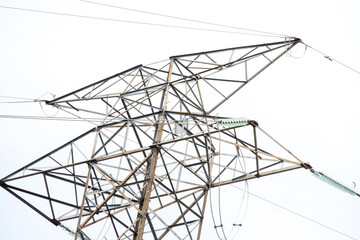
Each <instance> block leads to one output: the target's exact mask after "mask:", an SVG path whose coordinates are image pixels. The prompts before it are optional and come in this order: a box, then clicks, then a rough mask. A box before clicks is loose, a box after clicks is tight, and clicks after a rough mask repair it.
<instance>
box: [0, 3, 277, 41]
mask: <svg viewBox="0 0 360 240" xmlns="http://www.w3.org/2000/svg"><path fill="white" fill-rule="evenodd" d="M0 8H4V9H10V10H17V11H26V12H34V13H43V14H52V15H58V16H66V17H76V18H84V19H93V20H102V21H112V22H123V23H131V24H140V25H147V26H156V27H167V28H177V29H187V30H197V31H206V32H217V33H230V34H241V35H253V36H263V37H274V36H269V35H265V34H257V33H244V32H235V31H225V30H216V29H209V28H196V27H186V26H180V25H168V24H158V23H149V22H139V21H130V20H124V19H115V18H104V17H95V16H88V15H79V14H71V13H61V12H53V11H44V10H38V9H29V8H18V7H10V6H3V5H0Z"/></svg>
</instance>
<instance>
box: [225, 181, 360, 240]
mask: <svg viewBox="0 0 360 240" xmlns="http://www.w3.org/2000/svg"><path fill="white" fill-rule="evenodd" d="M231 186H232V187H234V188H237V189H239V190H241V191H243V192H247V193H248V194H250V195H251V196H254V197H257V198H259V199H261V200H263V201H265V202H268V203H270V204H272V205H274V206H276V207H278V208H281V209H284V210H286V211H288V212H290V213H292V214H294V215H297V216H299V217H302V218H304V219H306V220H308V221H310V222H313V223H316V224H318V225H320V226H322V227H324V228H327V229H329V230H331V231H333V232H336V233H338V234H340V235H343V236H345V237H348V238H350V239H354V240H356V238H354V237H351V236H349V235H347V234H345V233H343V232H340V231H338V230H336V229H334V228H332V227H329V226H327V225H325V224H322V223H320V222H318V221H315V220H313V219H311V218H309V217H306V216H304V215H302V214H300V213H297V212H295V211H293V210H290V209H288V208H286V207H283V206H281V205H279V204H277V203H274V202H272V201H270V200H268V199H265V198H263V197H260V196H259V195H256V194H254V193H251V192H249V191H246V190H244V189H242V188H240V187H238V186H235V185H231Z"/></svg>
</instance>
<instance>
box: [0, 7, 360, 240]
mask: <svg viewBox="0 0 360 240" xmlns="http://www.w3.org/2000/svg"><path fill="white" fill-rule="evenodd" d="M103 2H106V3H109V4H114V5H118V6H122V7H129V8H136V9H140V10H145V11H150V12H156V13H162V14H167V15H173V16H178V17H183V18H191V19H197V20H202V21H208V22H215V23H219V24H225V25H232V26H237V27H243V28H250V29H256V30H262V31H266V32H274V33H281V34H286V35H291V36H296V37H299V38H301V39H302V40H303V41H304V42H305V43H307V44H308V45H310V46H312V47H314V48H316V49H319V50H320V51H322V52H324V53H326V55H329V56H330V57H332V58H334V59H337V60H339V61H341V62H343V63H345V64H348V65H349V66H351V67H353V68H355V69H357V70H358V71H359V70H360V54H359V53H360V47H359V42H360V29H359V23H360V15H359V9H360V3H359V2H358V1H356V0H353V1H350V0H341V1H340V0H339V1H331V0H328V1H310V0H305V1H298V2H294V1H279V0H275V1H264V0H255V1H235V0H233V1H204V0H200V1H189V0H185V1H176V2H175V1H174V2H170V1H137V0H134V1H125V0H123V1H121V0H113V1H110V0H109V1H103ZM0 5H1V6H12V7H18V8H28V9H37V10H43V11H53V12H62V13H69V14H79V15H88V16H96V17H102V18H113V19H123V20H129V21H143V22H152V23H160V24H172V25H181V26H188V27H201V28H211V26H207V25H200V24H194V23H189V22H182V21H175V20H172V19H168V18H160V17H155V16H148V15H144V14H139V13H134V12H127V11H124V10H121V9H115V8H109V7H103V6H96V5H93V4H90V3H85V2H81V1H78V0H62V1H55V0H53V1H41V0H33V1H24V0H23V1H20V0H11V1H10V0H9V1H5V0H0ZM218 29H221V30H230V31H232V30H231V29H224V28H218ZM278 40H280V39H278V38H264V37H254V36H251V37H250V36H247V35H240V34H227V33H213V32H205V31H196V30H186V29H173V28H163V27H155V26H146V25H136V24H129V23H121V22H115V21H103V20H92V19H84V18H75V17H66V16H59V15H49V14H41V13H34V12H25V11H18V10H10V9H5V8H0V69H1V70H0V81H1V88H0V96H16V97H24V98H32V99H35V98H38V97H40V96H42V95H44V94H46V93H48V92H51V93H54V94H56V96H60V95H62V94H64V93H66V92H69V91H72V90H75V89H78V88H80V87H82V86H84V85H87V84H89V83H92V82H95V81H97V80H100V79H102V78H105V77H107V76H110V75H113V74H114V73H117V72H120V71H122V70H125V69H127V68H129V67H132V66H134V65H137V64H141V63H143V64H147V63H151V62H155V61H157V60H163V59H166V58H168V57H169V56H172V55H177V54H183V53H191V52H199V51H205V50H213V49H218V48H226V47H235V46H241V45H244V44H256V43H264V42H272V41H278ZM303 52H304V45H300V44H299V45H298V46H297V47H296V48H295V49H294V50H293V52H292V55H293V56H295V57H300V56H303ZM359 89H360V75H359V74H357V73H355V72H353V71H351V70H349V69H348V68H346V67H344V66H342V65H340V64H338V63H336V62H335V61H329V60H327V59H326V58H324V56H323V55H321V54H319V53H317V52H315V51H313V50H312V49H309V48H308V49H307V51H306V52H305V55H304V56H303V57H301V58H294V57H285V56H284V57H283V58H282V59H280V60H279V61H278V62H276V63H275V64H274V65H273V66H271V67H270V68H269V69H267V70H265V72H263V73H262V74H261V75H260V76H259V78H258V79H255V80H254V81H253V82H252V83H250V84H249V85H247V86H246V87H245V88H244V89H242V90H241V91H240V92H239V93H238V94H237V96H235V97H234V98H233V99H231V100H230V101H229V103H228V104H227V107H225V108H224V109H223V111H224V113H228V114H229V116H231V117H243V116H244V117H247V118H249V119H255V120H257V121H258V122H259V124H260V126H261V127H262V128H263V129H265V130H267V131H268V132H269V133H271V134H272V136H274V137H275V138H276V139H277V140H279V141H280V142H281V143H282V144H283V145H285V146H286V147H287V148H289V149H290V150H291V151H292V152H293V153H295V155H297V156H298V157H299V158H300V159H301V160H302V161H304V162H309V163H310V164H311V165H312V166H313V167H314V168H315V169H316V170H318V171H322V172H324V173H328V174H329V175H331V176H333V177H334V178H336V179H338V180H340V181H341V182H344V183H346V184H347V185H349V186H352V185H353V182H355V183H357V185H358V187H357V188H356V190H357V192H360V174H359V172H360V161H359V159H360V154H359V151H358V148H359V135H360V126H359V124H358V123H359V121H360V94H359V93H358V92H359ZM3 100H4V99H3V98H2V99H0V101H3ZM5 100H9V99H5ZM234 106H238V107H236V108H234ZM49 111H50V110H49ZM6 114H13V115H36V116H44V114H43V113H42V111H41V108H40V107H39V106H38V104H36V103H28V104H3V103H1V104H0V115H6ZM0 126H1V128H0V129H1V138H0V146H1V147H0V163H1V167H0V178H2V177H4V176H5V175H7V174H9V173H11V172H13V171H15V170H16V169H18V168H19V167H21V166H23V165H25V164H26V163H28V162H30V161H32V160H34V159H35V158H37V157H39V156H41V155H43V154H45V153H47V152H49V151H50V150H52V149H54V148H55V147H57V146H59V145H60V144H62V143H64V142H65V141H68V140H69V139H72V138H74V137H75V136H77V135H79V134H80V133H82V132H84V131H85V130H87V129H89V128H90V127H91V126H90V125H87V124H83V123H78V122H56V121H40V120H14V119H3V118H0ZM249 185H250V192H252V193H254V194H257V195H259V196H261V197H263V198H265V199H268V200H271V201H273V202H275V203H277V204H279V205H281V206H284V207H287V208H289V209H291V210H293V211H295V212H298V213H300V214H302V215H304V216H306V217H308V218H310V219H313V220H315V221H318V222H320V223H322V224H324V225H327V226H329V227H332V228H334V229H336V230H338V231H340V232H343V233H346V234H348V235H349V236H352V237H353V238H355V239H360V228H359V216H360V198H358V197H352V196H350V195H347V194H346V193H343V192H340V191H338V190H336V189H335V188H332V187H330V186H328V185H326V184H325V183H323V182H321V181H319V180H317V179H316V178H314V177H312V176H311V174H310V173H309V172H308V171H305V170H302V169H301V170H296V171H292V172H288V173H284V174H280V175H275V176H270V177H264V178H260V179H257V180H252V181H250V182H249ZM240 186H241V185H240ZM222 191H224V192H225V191H231V192H232V195H231V196H230V197H229V196H228V195H224V196H225V198H224V199H223V204H222V206H223V207H222V209H223V211H224V213H223V218H225V219H226V221H227V223H226V224H228V225H232V223H233V221H234V220H233V218H234V216H233V213H234V212H236V211H237V206H236V205H238V203H239V202H240V200H241V199H240V198H241V197H240V196H241V191H237V190H235V189H232V188H228V189H227V188H224V190H222ZM235 193H238V194H239V195H236V194H235ZM227 198H228V199H229V200H228V201H227V200H226V199H227ZM0 212H1V215H0V236H1V239H37V240H42V239H54V240H56V239H71V237H70V236H68V235H67V234H66V233H65V232H64V231H62V230H61V229H59V228H56V227H54V226H53V225H52V224H50V223H49V222H48V221H46V220H45V219H43V218H42V217H41V216H40V215H38V214H37V213H35V212H34V211H33V210H31V209H30V208H28V207H27V206H25V205H24V204H23V203H21V202H20V201H19V200H17V199H15V197H13V196H11V195H10V194H8V193H7V192H5V191H4V190H3V189H1V190H0ZM209 213H210V211H209V210H207V211H206V213H205V215H206V216H207V217H209V216H210V215H209ZM203 234H204V235H203V239H216V238H215V233H214V227H213V225H212V223H211V221H207V222H206V225H205V226H204V229H203ZM289 238H291V239H349V238H347V237H344V236H342V235H339V234H337V233H335V232H333V231H331V230H329V229H326V228H324V227H321V226H319V225H317V224H315V223H313V222H310V221H308V220H306V219H303V218H301V217H299V216H296V215H294V214H292V213H289V212H287V211H285V210H283V209H281V208H278V207H276V206H274V205H271V204H269V203H267V202H265V201H263V200H260V199H258V198H256V197H252V196H250V203H249V207H248V210H247V215H246V218H245V220H244V222H243V226H242V227H241V228H240V229H239V234H238V239H247V240H248V239H289Z"/></svg>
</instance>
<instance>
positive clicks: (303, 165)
mask: <svg viewBox="0 0 360 240" xmlns="http://www.w3.org/2000/svg"><path fill="white" fill-rule="evenodd" d="M301 166H302V167H303V168H305V169H310V171H311V170H312V166H311V165H310V164H308V163H301Z"/></svg>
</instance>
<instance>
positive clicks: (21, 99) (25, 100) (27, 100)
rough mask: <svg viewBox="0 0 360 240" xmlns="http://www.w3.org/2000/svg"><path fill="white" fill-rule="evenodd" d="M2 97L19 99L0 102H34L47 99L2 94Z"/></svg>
mask: <svg viewBox="0 0 360 240" xmlns="http://www.w3.org/2000/svg"><path fill="white" fill-rule="evenodd" d="M0 98H5V99H6V98H8V99H17V100H18V101H14V100H13V101H0V103H33V102H42V101H45V100H40V99H39V98H37V99H33V98H23V97H12V96H0Z"/></svg>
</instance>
